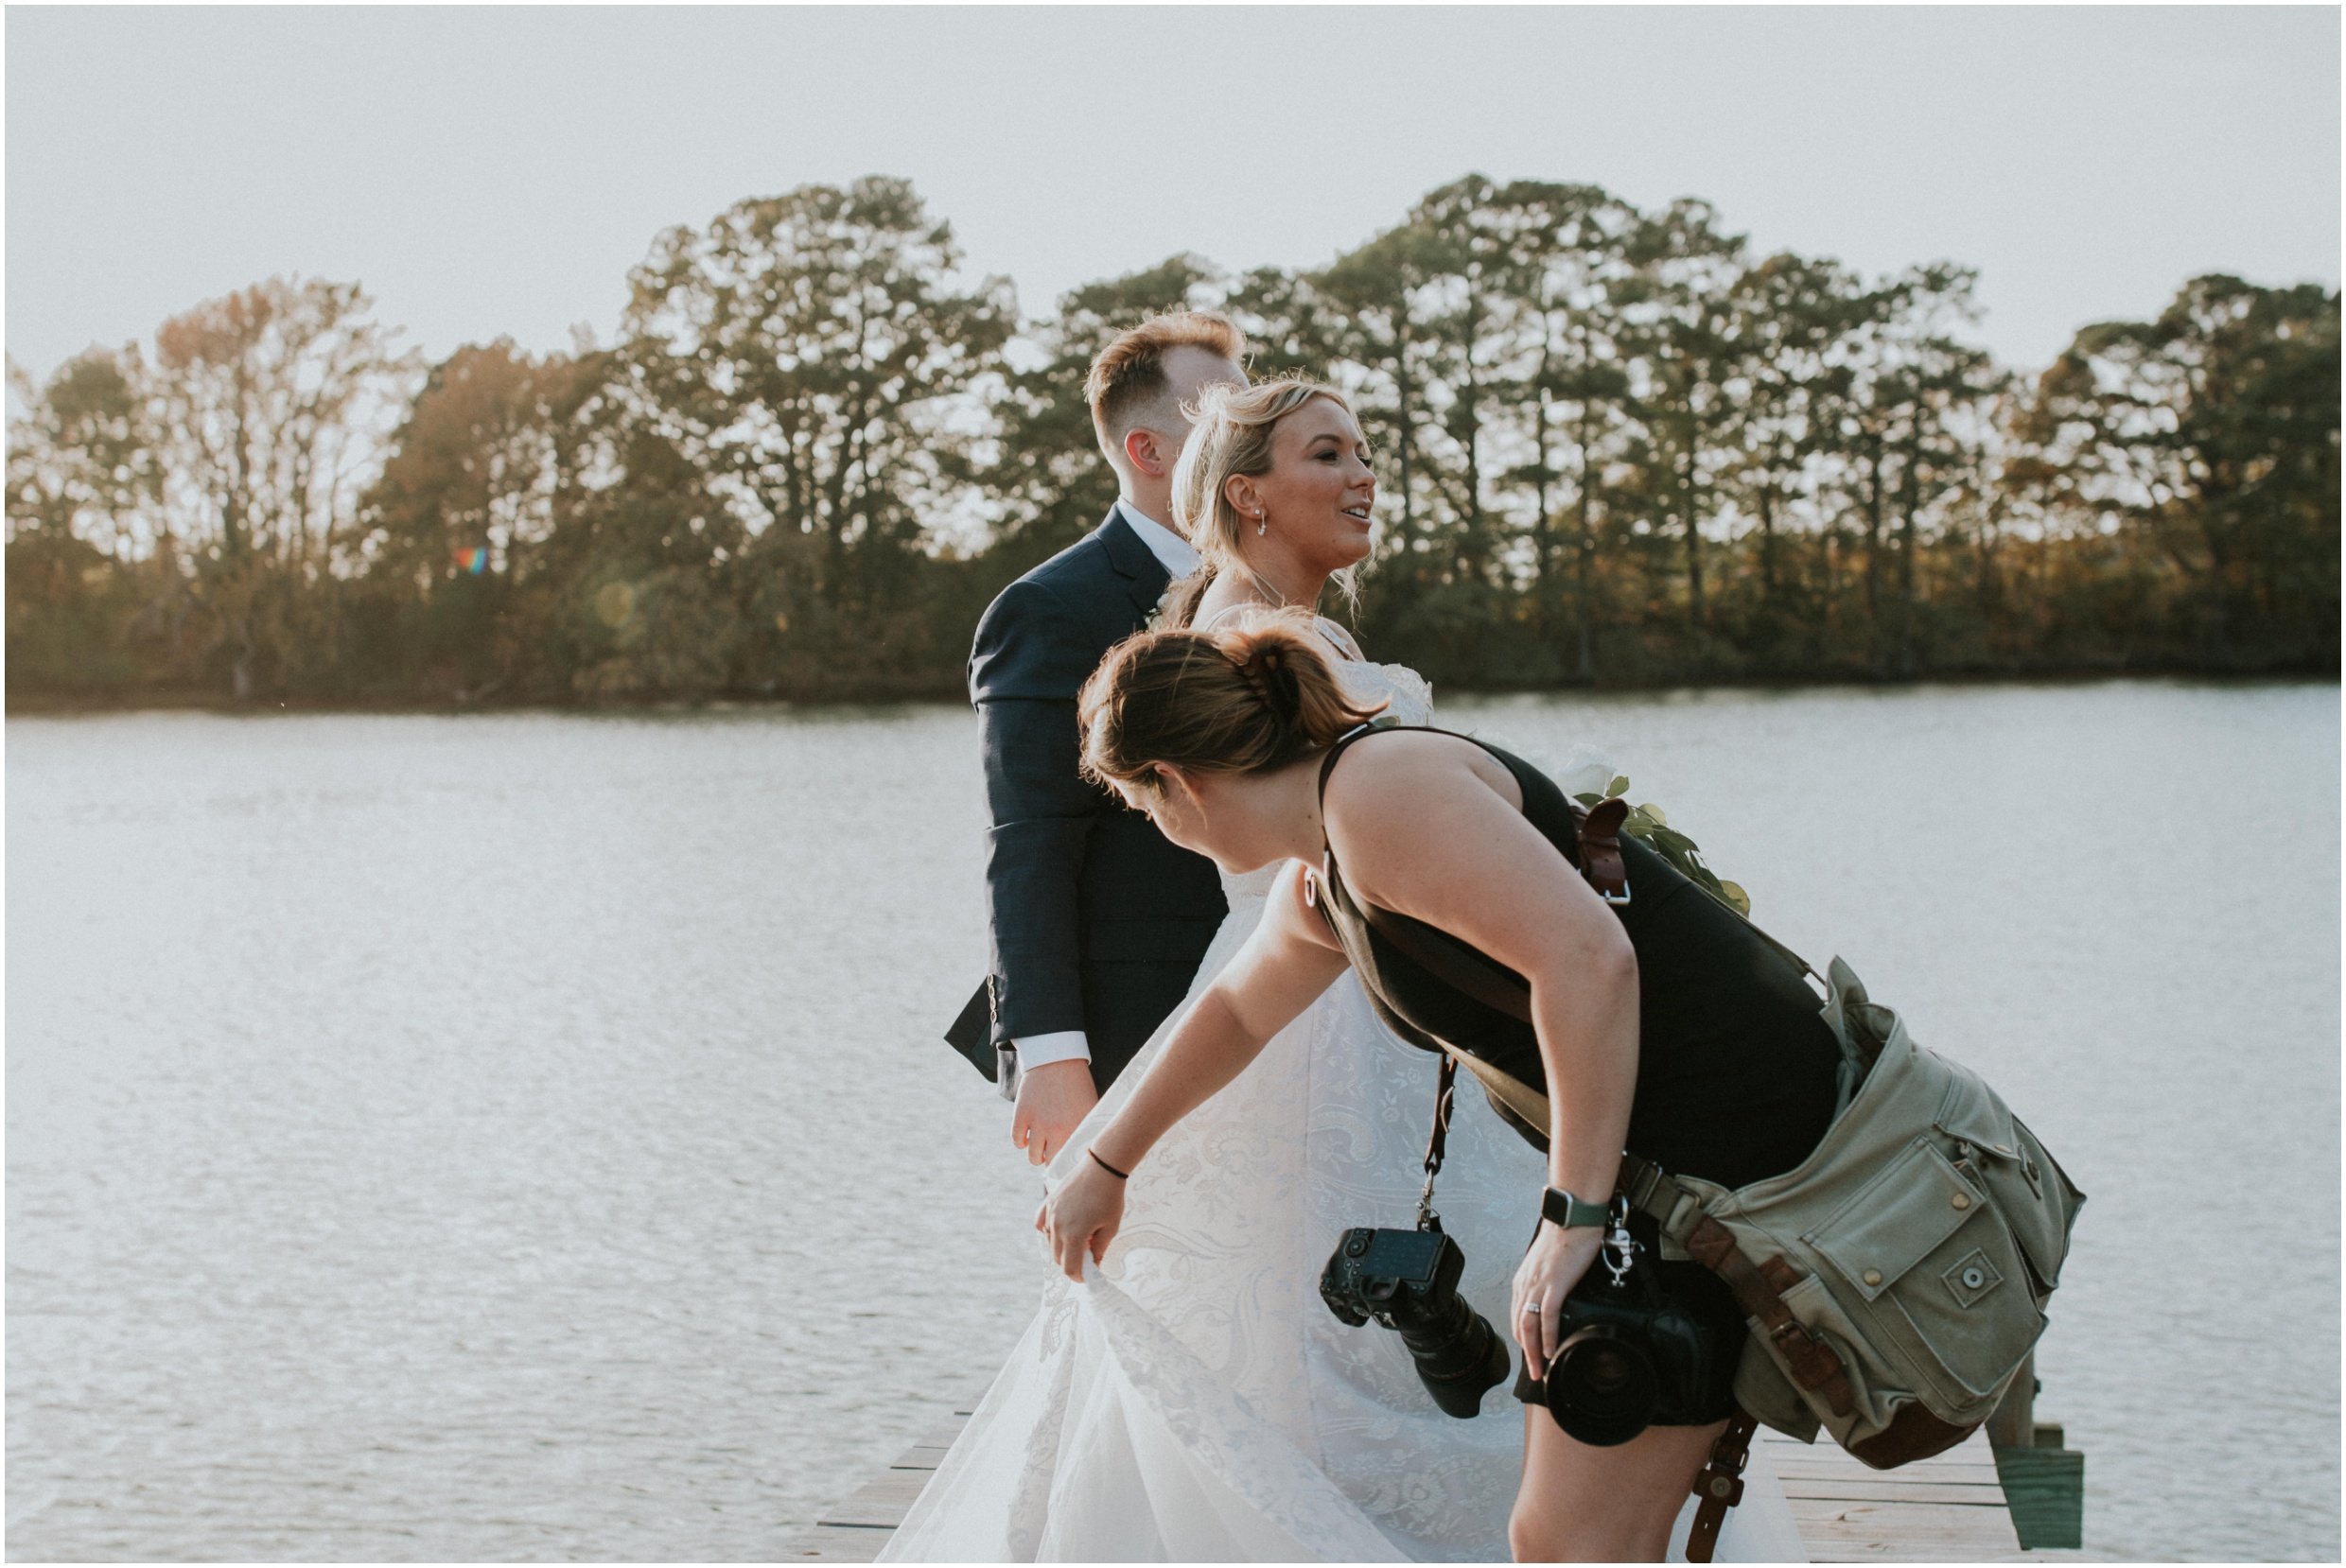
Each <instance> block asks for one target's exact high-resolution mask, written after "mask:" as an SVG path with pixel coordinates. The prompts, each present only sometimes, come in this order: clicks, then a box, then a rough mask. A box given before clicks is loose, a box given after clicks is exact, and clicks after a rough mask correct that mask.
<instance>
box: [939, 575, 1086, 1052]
mask: <svg viewBox="0 0 2346 1568" xmlns="http://www.w3.org/2000/svg"><path fill="white" fill-rule="evenodd" d="M1094 643H1095V638H1094V637H1092V636H1087V635H1086V634H1085V631H1084V628H1083V625H1082V622H1081V621H1080V620H1079V619H1078V618H1077V617H1076V616H1075V615H1074V614H1073V613H1072V612H1071V611H1070V610H1069V609H1068V607H1067V605H1066V604H1065V602H1064V601H1061V600H1060V599H1059V597H1058V596H1057V595H1056V594H1054V593H1052V592H1051V590H1050V589H1049V588H1048V587H1047V586H1045V585H1044V584H1039V583H1034V582H1020V583H1014V584H1011V585H1010V586H1009V588H1007V590H1005V591H1004V593H1003V594H1002V596H1001V598H999V599H997V600H996V601H994V603H993V605H992V607H991V608H989V610H988V611H987V612H986V618H985V619H984V620H983V621H981V622H980V623H979V625H978V629H977V642H976V647H975V650H974V652H973V653H972V655H971V660H970V695H971V696H972V699H973V700H974V701H975V702H976V704H977V714H978V730H979V735H980V738H981V741H982V744H983V746H984V750H985V759H986V806H987V812H988V817H989V827H988V828H987V834H986V900H987V923H988V928H989V932H990V933H991V936H992V942H993V982H992V984H993V985H994V999H993V1000H994V1009H993V1013H994V1018H993V1039H994V1041H995V1043H997V1044H999V1043H1001V1042H1002V1041H1005V1040H1015V1039H1019V1038H1022V1037H1032V1036H1036V1035H1047V1034H1055V1033H1058V1032H1059V1031H1061V1030H1070V1029H1081V1028H1083V1027H1084V1019H1083V990H1082V982H1081V970H1080V967H1079V959H1080V952H1081V945H1080V939H1079V935H1078V932H1079V928H1080V923H1081V921H1080V915H1081V909H1080V904H1081V891H1080V889H1081V879H1082V873H1083V862H1084V855H1085V852H1086V850H1087V848H1088V847H1089V845H1090V842H1091V837H1092V829H1093V828H1094V825H1095V824H1096V823H1098V821H1099V820H1100V818H1101V816H1102V815H1103V814H1104V813H1105V812H1107V811H1108V810H1110V809H1111V808H1112V805H1113V802H1112V800H1111V799H1110V797H1109V795H1108V793H1107V792H1105V791H1104V790H1101V789H1099V788H1098V787H1097V786H1095V785H1093V784H1089V783H1086V782H1085V781H1084V779H1083V778H1082V776H1081V775H1079V774H1078V773H1077V751H1078V746H1079V743H1080V742H1079V738H1078V737H1077V731H1076V693H1077V690H1078V689H1079V688H1081V687H1082V685H1083V682H1084V679H1085V678H1086V677H1087V676H1089V675H1090V674H1091V672H1092V670H1093V667H1094V665H1095V664H1096V663H1097V662H1098V660H1099V654H1100V650H1099V649H1098V648H1097V647H1096V646H1094Z"/></svg>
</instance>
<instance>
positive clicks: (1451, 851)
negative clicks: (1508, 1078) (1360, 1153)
mask: <svg viewBox="0 0 2346 1568" xmlns="http://www.w3.org/2000/svg"><path fill="white" fill-rule="evenodd" d="M1324 810H1325V811H1326V815H1327V834H1328V844H1329V847H1330V848H1332V849H1333V850H1334V851H1335V853H1336V860H1337V863H1338V864H1339V865H1340V866H1341V867H1343V872H1344V880H1345V884H1346V885H1347V886H1348V887H1349V888H1350V889H1351V890H1352V892H1353V895H1354V896H1355V897H1357V898H1360V899H1364V900H1366V901H1367V902H1369V903H1372V904H1374V905H1376V906H1377V907H1379V908H1381V909H1389V910H1392V911H1395V912H1396V913H1398V914H1402V915H1410V916H1412V917H1414V918H1416V919H1419V920H1423V921H1425V922H1426V923H1427V925H1429V926H1433V927H1436V928H1437V929H1439V930H1441V931H1444V932H1448V933H1449V934H1450V935H1452V936H1455V937H1457V938H1459V939H1460V940H1461V941H1463V942H1466V943H1469V944H1471V945H1472V946H1474V947H1476V948H1478V949H1479V950H1481V951H1483V952H1484V953H1486V954H1488V955H1489V956H1491V957H1492V958H1495V959H1497V961H1498V962H1500V963H1501V964H1504V965H1506V966H1507V967H1509V968H1511V969H1513V970H1514V971H1515V972H1516V973H1517V974H1520V975H1522V976H1524V977H1525V978H1526V979H1527V980H1529V981H1530V982H1531V983H1532V1026H1533V1028H1534V1029H1535V1030H1536V1031H1537V1033H1538V1036H1539V1044H1540V1060H1541V1062H1542V1064H1543V1065H1544V1066H1545V1067H1546V1069H1547V1072H1548V1095H1549V1106H1550V1116H1551V1120H1550V1124H1549V1129H1548V1140H1549V1153H1548V1179H1549V1184H1550V1185H1551V1186H1556V1187H1561V1188H1564V1189H1565V1190H1566V1191H1567V1192H1572V1193H1582V1194H1584V1195H1589V1196H1598V1197H1601V1196H1602V1195H1604V1194H1607V1193H1611V1192H1612V1191H1613V1182H1614V1178H1615V1176H1617V1175H1618V1174H1619V1168H1620V1151H1621V1145H1622V1142H1623V1141H1624V1139H1625V1138H1626V1137H1627V1136H1628V1132H1629V1107H1630V1101H1631V1099H1632V1098H1633V1096H1634V1094H1635V1092H1636V1089H1637V955H1636V954H1635V953H1634V952H1633V951H1632V950H1631V949H1630V945H1629V938H1628V936H1627V935H1626V934H1625V933H1624V932H1622V930H1621V924H1620V922H1619V920H1617V919H1615V918H1614V917H1613V915H1612V913H1611V912H1610V911H1608V910H1607V909H1606V908H1605V907H1604V904H1603V902H1602V900H1600V899H1599V898H1598V897H1597V896H1596V894H1595V893H1594V892H1592V891H1591V890H1590V889H1589V886H1588V884H1587V883H1586V882H1584V881H1583V880H1581V878H1580V875H1579V873H1578V872H1576V871H1574V870H1573V868H1572V867H1571V866H1570V865H1569V864H1567V862H1565V861H1564V859H1563V858H1562V857H1561V856H1559V855H1558V854H1557V853H1556V852H1555V849H1554V847H1553V846H1552V845H1549V842H1548V840H1547V839H1546V838H1545V837H1543V836H1542V835H1541V833H1540V831H1539V829H1538V828H1534V827H1532V823H1531V821H1530V819H1529V818H1527V817H1526V816H1524V814H1523V792H1522V789H1521V787H1520V786H1519V785H1517V784H1516V782H1515V779H1514V775H1512V774H1510V773H1509V772H1508V771H1507V769H1506V767H1505V766H1504V765H1503V764H1502V763H1500V762H1498V761H1497V759H1495V758H1492V756H1491V755H1490V754H1489V753H1488V752H1486V751H1484V750H1483V749H1482V748H1481V747H1479V746H1477V745H1474V744H1472V743H1471V742H1469V741H1466V740H1460V739H1458V738H1456V737H1454V736H1448V735H1440V734H1396V735H1392V736H1389V737H1381V738H1379V740H1377V743H1376V744H1375V745H1374V746H1362V747H1359V748H1358V749H1357V750H1355V751H1353V752H1351V753H1348V754H1347V755H1346V756H1345V758H1344V759H1343V761H1342V762H1341V763H1340V764H1339V766H1338V767H1337V769H1336V772H1335V774H1334V775H1332V776H1331V777H1330V778H1329V780H1328V789H1327V797H1326V801H1325V805H1324ZM1600 1239H1601V1233H1600V1232H1599V1231H1597V1230H1596V1229H1594V1228H1580V1229H1575V1230H1560V1229H1558V1228H1556V1227H1554V1226H1552V1225H1543V1226H1541V1227H1540V1230H1539V1235H1538V1239H1537V1240H1536V1241H1535V1242H1534V1243H1533V1244H1532V1250H1531V1251H1530V1252H1529V1253H1528V1254H1526V1255H1525V1257H1524V1260H1523V1266H1522V1267H1521V1268H1520V1269H1519V1270H1518V1271H1517V1272H1516V1275H1515V1289H1514V1337H1515V1341H1516V1343H1517V1344H1519V1345H1521V1346H1522V1347H1523V1350H1524V1353H1525V1354H1526V1355H1527V1356H1529V1357H1531V1358H1532V1359H1533V1360H1534V1361H1535V1362H1537V1363H1539V1364H1541V1365H1545V1363H1546V1361H1547V1358H1548V1357H1549V1356H1550V1355H1552V1354H1553V1353H1554V1352H1555V1345H1554V1343H1553V1335H1552V1333H1550V1332H1549V1325H1550V1324H1552V1322H1553V1321H1554V1319H1555V1317H1556V1315H1557V1313H1556V1308H1557V1305H1558V1303H1560V1302H1561V1301H1562V1300H1563V1299H1564V1298H1565V1295H1566V1293H1567V1292H1568V1291H1569V1290H1570V1289H1571V1288H1572V1286H1573V1285H1574V1284H1575V1283H1577V1282H1578V1281H1579V1280H1580V1277H1581V1275H1582V1274H1583V1273H1584V1271H1585V1270H1586V1269H1587V1267H1588V1264H1589V1262H1590V1260H1591V1259H1593V1258H1594V1257H1595V1256H1596V1253H1597V1247H1598V1243H1599V1241H1600ZM1533 1308H1536V1309H1537V1310H1536V1311H1533V1310H1532V1309H1533Z"/></svg>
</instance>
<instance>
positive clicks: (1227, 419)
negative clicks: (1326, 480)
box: [1165, 375, 1359, 626]
mask: <svg viewBox="0 0 2346 1568" xmlns="http://www.w3.org/2000/svg"><path fill="white" fill-rule="evenodd" d="M1322 397H1324V398H1326V399H1327V400H1328V401H1329V402H1331V403H1333V404H1335V405H1336V406H1337V407H1338V408H1339V409H1343V410H1344V411H1345V412H1346V413H1348V414H1353V417H1354V419H1355V421H1356V422H1357V420H1358V418H1359V416H1358V415H1357V413H1354V410H1353V406H1352V403H1351V400H1350V399H1348V398H1346V397H1345V396H1344V394H1343V393H1342V392H1339V391H1337V390H1336V389H1335V388H1334V387H1331V386H1329V385H1328V384H1327V383H1326V382H1324V381H1314V380H1310V379H1308V378H1307V377H1304V376H1301V375H1282V376H1278V377H1275V378H1273V379H1271V380H1269V381H1263V382H1258V383H1257V384H1255V385H1254V386H1252V387H1234V386H1231V385H1229V384H1228V383H1226V382H1217V383H1216V384H1215V385H1213V386H1210V387H1208V388H1206V389H1205V391H1204V392H1200V393H1199V396H1198V407H1197V415H1196V417H1195V418H1194V419H1193V420H1192V421H1191V423H1190V427H1189V440H1188V442H1187V444H1184V445H1183V446H1182V455H1181V461H1180V462H1176V463H1175V464H1174V465H1173V521H1174V524H1175V526H1176V527H1178V528H1179V529H1180V530H1181V531H1182V532H1183V533H1184V534H1186V535H1188V537H1189V542H1190V543H1191V544H1192V545H1193V546H1195V547H1196V548H1197V551H1198V569H1197V570H1196V571H1194V572H1192V573H1191V574H1190V575H1189V576H1187V577H1184V578H1182V580H1181V581H1180V582H1179V583H1176V584H1174V585H1173V589H1172V594H1171V597H1170V598H1169V600H1168V601H1167V603H1166V615H1165V620H1166V623H1167V624H1168V625H1173V626H1186V625H1188V624H1189V622H1190V619H1191V618H1192V617H1194V616H1195V615H1196V614H1197V610H1198V601H1199V600H1200V599H1202V598H1203V597H1205V590H1206V589H1207V587H1208V586H1210V585H1211V584H1213V582H1214V579H1215V578H1216V577H1217V576H1218V575H1219V574H1221V573H1223V572H1233V573H1235V574H1236V575H1238V576H1239V577H1242V578H1244V579H1246V580H1247V581H1248V582H1251V583H1252V584H1254V586H1255V587H1256V589H1257V590H1259V591H1260V592H1262V593H1263V594H1264V595H1265V596H1266V597H1269V598H1272V599H1276V598H1277V597H1278V596H1277V593H1276V591H1275V590H1273V589H1272V588H1271V586H1270V585H1269V584H1267V583H1265V582H1264V581H1263V580H1262V578H1261V577H1259V576H1258V575H1256V574H1255V572H1254V571H1253V570H1252V568H1251V567H1249V566H1247V564H1246V556H1245V553H1244V549H1243V545H1242V541H1241V534H1242V533H1243V531H1244V530H1245V528H1246V525H1247V521H1248V519H1247V518H1245V517H1244V516H1242V515H1240V514H1239V512H1238V509H1237V508H1236V507H1234V506H1233V505H1231V503H1230V497H1229V495H1228V494H1227V492H1228V490H1229V488H1230V480H1231V479H1233V478H1234V477H1237V476H1240V475H1243V476H1245V477H1247V478H1249V479H1254V478H1259V477H1260V476H1262V475H1264V474H1268V473H1269V472H1270V464H1271V456H1270V440H1271V434H1272V432H1273V431H1275V430H1276V429H1277V428H1278V427H1279V422H1280V421H1281V420H1283V419H1285V418H1287V415H1289V414H1291V413H1293V412H1294V411H1295V410H1296V409H1300V408H1303V407H1304V405H1305V404H1307V403H1310V402H1311V401H1313V400H1314V399H1315V398H1322ZM1358 569H1359V568H1358V567H1357V566H1346V567H1345V568H1344V569H1343V570H1341V571H1339V572H1336V573H1334V574H1333V575H1332V577H1331V578H1330V581H1332V582H1333V583H1335V584H1336V585H1337V591H1338V592H1339V593H1340V594H1342V595H1343V596H1344V598H1345V600H1346V601H1348V602H1349V601H1352V600H1353V599H1354V598H1355V597H1357V592H1358V590H1357V587H1356V585H1355V582H1354V578H1355V575H1356V573H1357V571H1358Z"/></svg>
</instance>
